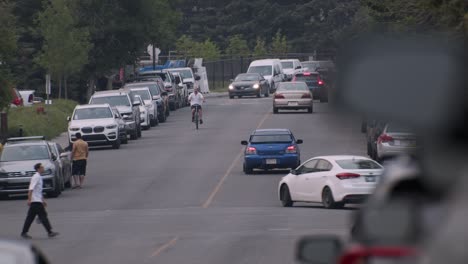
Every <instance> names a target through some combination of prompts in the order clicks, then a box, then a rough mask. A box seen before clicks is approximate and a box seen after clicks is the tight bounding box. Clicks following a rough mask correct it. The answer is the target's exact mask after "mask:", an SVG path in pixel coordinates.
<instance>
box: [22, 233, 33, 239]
mask: <svg viewBox="0 0 468 264" xmlns="http://www.w3.org/2000/svg"><path fill="white" fill-rule="evenodd" d="M21 237H22V238H24V239H32V236H30V235H28V234H27V233H26V234H21Z"/></svg>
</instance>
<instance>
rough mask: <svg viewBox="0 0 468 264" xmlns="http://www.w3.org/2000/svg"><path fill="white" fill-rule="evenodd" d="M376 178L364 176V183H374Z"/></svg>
mask: <svg viewBox="0 0 468 264" xmlns="http://www.w3.org/2000/svg"><path fill="white" fill-rule="evenodd" d="M376 181H377V177H375V176H366V182H376Z"/></svg>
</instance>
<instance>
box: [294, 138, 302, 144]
mask: <svg viewBox="0 0 468 264" xmlns="http://www.w3.org/2000/svg"><path fill="white" fill-rule="evenodd" d="M302 143H304V141H303V140H302V139H298V140H296V144H302Z"/></svg>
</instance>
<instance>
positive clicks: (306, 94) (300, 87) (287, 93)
mask: <svg viewBox="0 0 468 264" xmlns="http://www.w3.org/2000/svg"><path fill="white" fill-rule="evenodd" d="M312 97H313V94H312V93H311V92H310V90H309V88H308V87H307V84H306V83H305V82H282V83H280V84H279V85H278V89H277V90H276V92H275V94H274V95H273V113H275V114H277V113H278V112H279V110H280V109H292V110H300V109H307V112H309V113H312V112H313V111H314V100H313V99H312Z"/></svg>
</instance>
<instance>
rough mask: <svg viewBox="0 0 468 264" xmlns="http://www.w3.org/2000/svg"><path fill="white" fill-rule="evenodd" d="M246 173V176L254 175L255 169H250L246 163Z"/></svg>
mask: <svg viewBox="0 0 468 264" xmlns="http://www.w3.org/2000/svg"><path fill="white" fill-rule="evenodd" d="M244 173H245V174H252V173H253V169H252V168H250V167H248V166H247V164H245V163H244Z"/></svg>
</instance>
